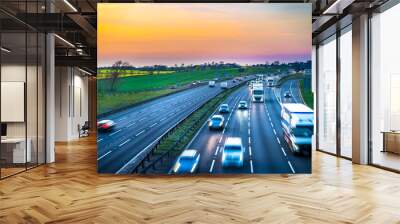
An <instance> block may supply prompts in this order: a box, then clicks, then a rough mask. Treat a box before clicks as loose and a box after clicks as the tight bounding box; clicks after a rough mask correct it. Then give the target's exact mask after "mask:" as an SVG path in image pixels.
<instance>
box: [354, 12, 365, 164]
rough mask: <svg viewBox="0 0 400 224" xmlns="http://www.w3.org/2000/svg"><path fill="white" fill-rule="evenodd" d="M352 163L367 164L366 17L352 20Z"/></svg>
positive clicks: (362, 16)
mask: <svg viewBox="0 0 400 224" xmlns="http://www.w3.org/2000/svg"><path fill="white" fill-rule="evenodd" d="M352 29H353V36H352V38H353V40H352V44H353V59H352V61H353V80H352V81H353V83H352V87H353V89H352V94H353V102H352V104H353V114H352V125H353V127H352V147H353V153H352V157H353V162H354V163H358V164H367V163H368V15H361V16H360V17H358V18H355V19H353V25H352Z"/></svg>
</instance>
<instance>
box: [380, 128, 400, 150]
mask: <svg viewBox="0 0 400 224" xmlns="http://www.w3.org/2000/svg"><path fill="white" fill-rule="evenodd" d="M381 133H382V134H383V150H382V152H392V153H396V154H400V131H382V132H381Z"/></svg>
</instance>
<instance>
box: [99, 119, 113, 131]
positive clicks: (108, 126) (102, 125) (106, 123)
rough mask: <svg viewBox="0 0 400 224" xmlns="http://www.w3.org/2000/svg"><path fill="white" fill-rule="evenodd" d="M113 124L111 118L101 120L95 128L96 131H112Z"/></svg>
mask: <svg viewBox="0 0 400 224" xmlns="http://www.w3.org/2000/svg"><path fill="white" fill-rule="evenodd" d="M114 126H115V123H114V121H112V120H101V121H98V122H97V130H98V131H103V132H106V131H112V130H113V128H114Z"/></svg>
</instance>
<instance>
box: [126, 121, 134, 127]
mask: <svg viewBox="0 0 400 224" xmlns="http://www.w3.org/2000/svg"><path fill="white" fill-rule="evenodd" d="M134 124H136V122H132V123H130V124H129V125H128V126H126V127H127V128H130V127H132V126H133V125H134Z"/></svg>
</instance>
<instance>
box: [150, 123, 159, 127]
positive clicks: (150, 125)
mask: <svg viewBox="0 0 400 224" xmlns="http://www.w3.org/2000/svg"><path fill="white" fill-rule="evenodd" d="M157 124H158V123H157V122H156V123H154V124H152V125H150V128H152V127H154V126H156V125H157Z"/></svg>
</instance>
